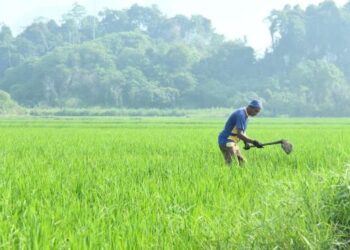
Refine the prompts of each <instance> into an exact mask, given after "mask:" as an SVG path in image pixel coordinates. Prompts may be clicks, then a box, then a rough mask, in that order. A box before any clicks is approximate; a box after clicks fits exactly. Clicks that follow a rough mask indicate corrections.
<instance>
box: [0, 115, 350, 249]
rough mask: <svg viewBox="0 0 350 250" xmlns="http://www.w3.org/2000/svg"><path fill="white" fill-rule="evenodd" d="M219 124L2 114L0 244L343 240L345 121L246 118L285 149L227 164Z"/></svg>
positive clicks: (237, 245)
mask: <svg viewBox="0 0 350 250" xmlns="http://www.w3.org/2000/svg"><path fill="white" fill-rule="evenodd" d="M224 122H225V118H223V119H215V120H206V119H199V118H198V119H189V118H161V119H160V118H157V119H156V118H154V119H151V118H149V119H136V118H134V119H129V118H125V119H109V118H102V119H101V118H100V119H97V118H96V119H95V118H90V119H85V120H76V119H73V120H68V119H59V120H53V119H36V120H34V119H30V120H28V119H26V120H24V119H22V120H16V119H7V120H5V119H2V120H1V121H0V129H1V133H0V248H5V249H8V248H10V249H11V248H12V249H56V248H57V249H70V248H71V249H101V248H103V249H151V248H152V249H217V248H219V249H220V248H221V249H331V248H337V249H347V248H349V247H350V243H349V241H350V237H349V234H350V219H349V217H350V216H349V215H350V177H349V174H350V173H349V172H350V170H349V169H350V168H349V165H348V164H349V162H350V147H349V142H350V119H264V118H254V119H252V120H251V121H250V124H249V129H248V135H249V136H251V137H253V138H256V139H258V140H260V141H262V142H268V141H275V140H278V139H282V138H286V139H288V140H289V141H290V142H291V143H293V145H294V151H293V152H292V153H291V154H290V155H287V154H285V153H284V151H283V150H282V149H281V147H280V146H278V145H275V146H269V147H266V148H264V149H251V150H249V151H244V150H242V151H244V152H243V153H244V155H245V157H246V158H247V160H248V163H247V164H246V165H245V167H244V168H239V167H237V166H234V167H232V168H231V169H230V168H228V167H226V166H225V164H224V160H223V158H222V155H221V152H220V150H219V149H218V146H217V135H218V133H219V132H220V130H221V129H222V128H223V125H224ZM241 148H242V145H241Z"/></svg>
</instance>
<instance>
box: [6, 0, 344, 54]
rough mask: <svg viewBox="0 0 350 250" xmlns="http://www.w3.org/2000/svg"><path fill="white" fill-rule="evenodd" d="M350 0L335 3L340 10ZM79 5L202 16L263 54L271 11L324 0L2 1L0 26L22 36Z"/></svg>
mask: <svg viewBox="0 0 350 250" xmlns="http://www.w3.org/2000/svg"><path fill="white" fill-rule="evenodd" d="M348 1H349V0H334V2H335V3H336V4H337V5H338V6H342V5H344V4H345V3H346V2H348ZM74 2H78V3H79V4H81V5H83V6H85V7H86V9H87V11H88V13H89V14H96V13H97V12H98V11H100V10H103V9H104V8H106V7H107V8H110V9H124V8H128V7H129V6H131V5H132V4H134V3H137V4H139V5H142V6H150V5H152V4H156V5H158V7H159V8H160V10H161V11H162V12H163V13H165V14H166V15H167V16H168V17H171V16H174V15H176V14H183V15H186V16H190V15H192V14H200V15H203V16H205V17H207V18H209V19H210V20H211V21H212V24H213V27H214V28H215V30H216V31H217V32H218V33H221V34H224V35H225V36H226V37H227V38H228V39H236V38H243V37H244V36H246V37H247V39H248V44H249V45H251V46H253V47H254V48H255V49H256V50H258V51H259V52H260V53H261V52H263V51H264V49H265V48H266V47H268V46H269V45H270V37H269V32H268V24H267V22H266V21H265V18H266V17H267V16H268V15H269V13H270V11H271V10H272V9H281V8H283V6H284V5H285V4H291V5H296V4H299V5H300V6H302V7H303V8H305V6H307V5H309V4H318V3H320V2H323V1H321V0H215V1H210V0H207V1H203V0H0V23H5V24H7V25H9V26H10V27H11V29H12V31H13V33H14V34H15V35H17V34H18V33H19V32H21V31H22V30H23V29H24V27H26V26H27V25H29V24H30V23H31V22H32V21H33V19H34V18H36V17H46V18H53V19H55V20H56V21H60V19H61V16H62V14H63V13H66V12H68V11H69V10H70V9H71V7H72V4H73V3H74Z"/></svg>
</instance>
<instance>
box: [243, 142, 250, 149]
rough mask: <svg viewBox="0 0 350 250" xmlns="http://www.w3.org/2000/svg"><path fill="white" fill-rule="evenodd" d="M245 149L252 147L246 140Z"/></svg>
mask: <svg viewBox="0 0 350 250" xmlns="http://www.w3.org/2000/svg"><path fill="white" fill-rule="evenodd" d="M243 149H244V150H249V149H250V145H249V143H247V142H244V148H243Z"/></svg>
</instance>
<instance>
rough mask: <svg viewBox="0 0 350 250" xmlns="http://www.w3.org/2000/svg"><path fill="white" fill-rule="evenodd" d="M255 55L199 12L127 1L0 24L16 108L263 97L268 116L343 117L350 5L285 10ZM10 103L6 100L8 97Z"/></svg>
mask: <svg viewBox="0 0 350 250" xmlns="http://www.w3.org/2000/svg"><path fill="white" fill-rule="evenodd" d="M267 20H268V21H269V31H270V35H271V44H272V46H271V48H268V49H267V50H266V51H265V53H264V55H263V57H257V55H256V52H255V51H254V49H253V48H251V47H249V46H248V45H247V43H246V42H245V41H244V40H235V41H229V40H227V39H225V37H224V36H223V35H221V34H218V33H216V32H215V29H214V28H213V27H212V24H211V21H210V20H209V19H207V18H205V17H203V16H200V15H195V16H191V17H186V16H183V15H176V16H174V17H167V16H166V15H164V14H163V13H162V12H161V11H160V10H159V9H158V7H157V6H151V7H142V6H139V5H136V4H135V5H133V6H131V7H130V8H128V9H123V10H112V9H105V10H103V11H101V12H99V14H98V16H92V15H88V14H87V12H86V10H85V8H84V7H83V6H82V5H79V4H77V3H76V4H74V5H73V6H72V9H71V10H70V11H69V12H68V13H66V14H64V15H63V16H62V21H61V22H60V23H57V22H56V21H55V20H48V19H44V18H37V19H36V20H34V21H33V23H32V24H31V25H29V26H28V27H26V28H25V29H24V30H23V32H21V33H20V34H18V35H17V36H14V35H13V34H12V32H11V29H10V28H9V27H8V26H6V25H1V31H0V89H1V91H2V93H3V95H4V96H6V98H7V97H8V95H7V93H8V94H9V95H10V98H12V99H13V100H14V101H15V102H17V103H18V104H20V105H21V106H24V107H47V108H57V107H61V108H64V107H67V108H89V107H102V108H111V107H112V108H143V109H144V108H161V109H162V108H192V109H193V108H211V107H237V106H239V105H242V104H245V103H247V102H248V101H249V100H250V99H252V98H259V99H262V100H263V102H264V103H265V114H267V115H289V116H346V115H349V114H350V107H349V106H348V105H347V104H348V102H349V100H350V67H348V65H349V63H350V2H349V3H347V4H345V5H344V6H340V7H337V6H336V4H335V3H334V2H332V1H324V2H322V3H320V4H318V5H309V6H308V7H307V8H306V9H302V8H301V7H299V6H298V5H296V6H291V5H286V6H285V7H284V8H283V9H282V10H272V11H271V13H270V15H269V16H268V17H267ZM7 99H8V98H7Z"/></svg>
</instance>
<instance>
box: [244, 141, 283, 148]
mask: <svg viewBox="0 0 350 250" xmlns="http://www.w3.org/2000/svg"><path fill="white" fill-rule="evenodd" d="M282 142H283V140H279V141H274V142H267V143H263V144H262V145H263V146H269V145H275V144H281V143H282ZM249 148H256V146H254V145H249Z"/></svg>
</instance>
